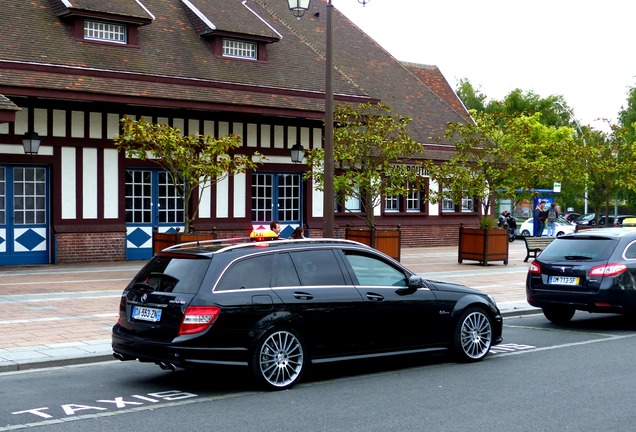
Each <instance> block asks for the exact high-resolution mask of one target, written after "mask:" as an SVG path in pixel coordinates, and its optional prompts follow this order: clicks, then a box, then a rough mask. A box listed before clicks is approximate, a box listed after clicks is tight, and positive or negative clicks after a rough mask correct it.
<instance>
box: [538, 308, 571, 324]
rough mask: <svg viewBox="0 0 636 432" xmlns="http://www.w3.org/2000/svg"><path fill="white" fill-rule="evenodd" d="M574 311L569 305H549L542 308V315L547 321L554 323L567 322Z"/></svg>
mask: <svg viewBox="0 0 636 432" xmlns="http://www.w3.org/2000/svg"><path fill="white" fill-rule="evenodd" d="M574 312H576V311H575V310H574V309H573V308H570V307H549V308H547V307H546V308H543V315H544V316H545V317H546V318H547V319H548V321H550V322H552V323H554V324H567V323H568V322H569V321H570V320H571V319H572V317H573V316H574Z"/></svg>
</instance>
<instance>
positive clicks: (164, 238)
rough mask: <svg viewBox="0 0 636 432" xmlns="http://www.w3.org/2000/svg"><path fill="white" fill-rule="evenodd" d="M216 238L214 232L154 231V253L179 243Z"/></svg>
mask: <svg viewBox="0 0 636 432" xmlns="http://www.w3.org/2000/svg"><path fill="white" fill-rule="evenodd" d="M214 239H216V235H215V234H214V233H208V234H204V233H201V234H184V233H181V232H173V233H158V232H153V233H152V254H153V255H155V254H156V253H157V252H159V251H162V250H163V249H165V248H167V247H170V246H174V245H178V244H179V243H188V242H194V241H203V240H214Z"/></svg>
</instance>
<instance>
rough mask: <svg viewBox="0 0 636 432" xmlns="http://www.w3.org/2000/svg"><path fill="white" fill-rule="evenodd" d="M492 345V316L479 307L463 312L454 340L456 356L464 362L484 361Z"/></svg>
mask: <svg viewBox="0 0 636 432" xmlns="http://www.w3.org/2000/svg"><path fill="white" fill-rule="evenodd" d="M491 345H492V322H491V318H490V316H489V315H488V314H487V313H486V312H484V310H483V309H480V308H478V307H470V308H468V309H466V310H465V311H464V312H462V314H461V316H460V317H459V320H458V321H457V327H455V334H454V338H453V348H454V352H455V355H456V356H457V358H458V360H459V361H462V362H476V361H479V360H482V359H483V358H484V357H486V354H488V351H490V347H491Z"/></svg>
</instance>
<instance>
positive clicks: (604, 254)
mask: <svg viewBox="0 0 636 432" xmlns="http://www.w3.org/2000/svg"><path fill="white" fill-rule="evenodd" d="M526 294H527V298H528V303H530V304H531V305H532V306H536V307H540V308H541V309H543V314H544V315H545V317H546V318H547V319H549V320H550V321H552V322H554V323H560V324H563V323H566V322H568V321H569V320H570V319H571V318H572V317H573V316H574V313H575V311H577V310H581V311H588V312H604V313H618V314H634V313H636V229H633V228H596V229H589V230H585V231H581V232H579V233H576V234H568V235H564V236H561V237H559V238H557V239H555V240H554V241H553V242H552V243H550V244H549V245H548V246H547V247H546V248H545V250H544V251H543V252H542V253H541V254H540V255H539V257H538V258H537V259H536V260H535V261H534V262H532V263H531V264H530V268H529V270H528V276H527V279H526Z"/></svg>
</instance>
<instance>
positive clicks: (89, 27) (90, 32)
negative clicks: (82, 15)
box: [84, 19, 128, 44]
mask: <svg viewBox="0 0 636 432" xmlns="http://www.w3.org/2000/svg"><path fill="white" fill-rule="evenodd" d="M84 39H87V40H95V41H101V42H112V43H118V44H127V43H128V27H127V26H126V25H125V24H120V23H116V22H109V21H97V20H88V19H87V20H84Z"/></svg>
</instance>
